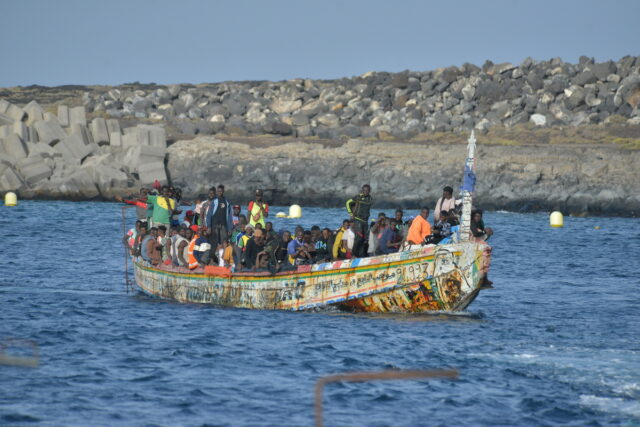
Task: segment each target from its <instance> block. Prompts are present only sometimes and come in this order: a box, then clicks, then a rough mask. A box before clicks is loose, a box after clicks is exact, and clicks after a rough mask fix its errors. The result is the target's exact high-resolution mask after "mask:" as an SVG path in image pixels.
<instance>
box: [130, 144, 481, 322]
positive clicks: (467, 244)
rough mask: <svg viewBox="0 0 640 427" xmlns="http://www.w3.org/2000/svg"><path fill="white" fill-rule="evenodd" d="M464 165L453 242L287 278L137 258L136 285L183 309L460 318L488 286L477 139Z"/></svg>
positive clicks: (326, 265) (320, 266) (303, 270)
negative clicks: (475, 231)
mask: <svg viewBox="0 0 640 427" xmlns="http://www.w3.org/2000/svg"><path fill="white" fill-rule="evenodd" d="M467 149H468V153H467V158H466V160H465V164H464V174H463V183H462V186H461V190H462V214H461V218H460V226H459V229H458V231H457V232H456V233H454V234H453V236H452V239H450V243H446V244H422V245H406V246H404V247H403V248H402V249H401V250H400V251H398V252H396V253H390V254H385V255H377V256H371V257H362V258H352V259H345V260H337V261H331V262H322V263H316V264H313V265H299V266H296V268H294V269H292V270H290V271H281V272H268V271H262V272H254V271H236V272H232V271H231V270H230V269H228V268H223V267H218V266H209V265H207V266H205V267H204V268H201V269H198V270H196V271H193V270H189V269H188V268H185V267H178V266H173V265H152V264H150V263H149V262H147V261H145V260H144V259H142V258H141V257H139V256H136V257H134V258H133V268H134V275H135V284H136V286H137V288H138V289H139V290H140V291H141V292H143V293H145V294H148V295H152V296H155V297H160V298H163V299H168V300H174V301H179V302H184V303H187V302H189V303H204V304H215V305H220V306H228V307H238V308H248V309H265V310H266V309H269V310H293V311H300V310H311V309H319V308H325V307H335V308H338V309H345V310H350V311H355V312H378V313H385V312H391V313H418V312H428V311H461V310H464V309H466V308H467V307H468V306H469V304H471V302H472V301H473V300H474V299H475V298H476V297H477V295H478V293H479V292H480V290H481V289H482V288H483V287H484V285H485V284H486V280H487V279H486V277H487V272H488V269H489V264H490V259H491V247H490V246H489V245H488V244H487V243H486V242H485V241H484V240H481V239H475V238H474V237H473V236H472V234H471V231H470V224H471V209H472V201H473V197H472V196H473V191H474V187H475V150H476V140H475V137H474V135H473V133H472V134H471V136H470V138H469V140H468V145H467Z"/></svg>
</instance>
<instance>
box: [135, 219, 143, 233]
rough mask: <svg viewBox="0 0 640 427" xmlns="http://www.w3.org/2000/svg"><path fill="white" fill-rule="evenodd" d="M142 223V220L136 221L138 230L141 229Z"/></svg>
mask: <svg viewBox="0 0 640 427" xmlns="http://www.w3.org/2000/svg"><path fill="white" fill-rule="evenodd" d="M141 224H142V221H140V220H137V221H136V231H140V225H141Z"/></svg>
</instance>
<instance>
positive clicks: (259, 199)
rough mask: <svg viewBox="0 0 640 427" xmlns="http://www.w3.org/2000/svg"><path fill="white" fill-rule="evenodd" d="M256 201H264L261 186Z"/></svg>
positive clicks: (257, 191)
mask: <svg viewBox="0 0 640 427" xmlns="http://www.w3.org/2000/svg"><path fill="white" fill-rule="evenodd" d="M256 201H258V202H261V201H262V190H261V189H259V188H258V189H257V190H256Z"/></svg>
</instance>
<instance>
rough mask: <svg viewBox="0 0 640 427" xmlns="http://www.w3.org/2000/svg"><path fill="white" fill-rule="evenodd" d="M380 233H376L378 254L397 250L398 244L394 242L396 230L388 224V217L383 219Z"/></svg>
mask: <svg viewBox="0 0 640 427" xmlns="http://www.w3.org/2000/svg"><path fill="white" fill-rule="evenodd" d="M380 225H381V228H382V229H381V230H380V233H379V234H378V250H377V251H376V252H377V254H378V255H386V254H390V253H393V252H398V244H397V243H395V240H396V232H395V230H394V227H391V226H390V225H389V220H388V219H386V218H385V219H383V220H382V224H380Z"/></svg>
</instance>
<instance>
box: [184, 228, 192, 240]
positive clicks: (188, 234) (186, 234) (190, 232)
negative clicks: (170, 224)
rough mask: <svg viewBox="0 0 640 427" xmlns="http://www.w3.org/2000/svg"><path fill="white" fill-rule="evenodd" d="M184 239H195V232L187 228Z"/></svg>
mask: <svg viewBox="0 0 640 427" xmlns="http://www.w3.org/2000/svg"><path fill="white" fill-rule="evenodd" d="M184 237H186V238H187V239H188V240H191V239H193V230H192V229H190V228H186V229H185V230H184Z"/></svg>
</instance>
